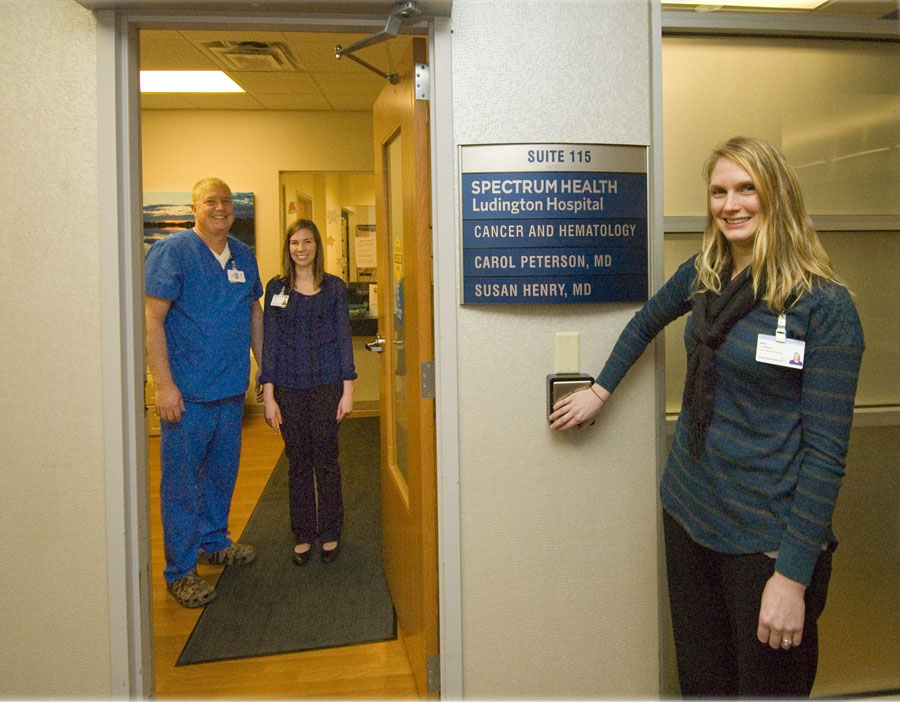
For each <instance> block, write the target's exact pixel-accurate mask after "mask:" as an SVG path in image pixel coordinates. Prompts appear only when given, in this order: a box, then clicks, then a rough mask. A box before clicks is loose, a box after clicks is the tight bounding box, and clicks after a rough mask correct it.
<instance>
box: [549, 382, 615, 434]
mask: <svg viewBox="0 0 900 702" xmlns="http://www.w3.org/2000/svg"><path fill="white" fill-rule="evenodd" d="M609 394H610V393H609V391H608V390H607V389H606V388H604V387H603V386H602V385H598V384H597V383H594V385H593V386H592V387H590V388H587V389H585V390H579V391H578V392H573V393H572V394H571V395H566V396H565V397H563V398H561V399H560V400H558V401H557V402H556V404H555V405H553V413H552V414H551V415H550V428H551V429H555V430H557V431H564V430H566V429H571V428H572V427H578V428H579V429H581V428H582V427H583V426H586V425H587V426H589V425H591V424H593V422H594V417H596V416H597V413H598V412H600V409H601V408H602V407H603V405H604V404H605V402H606V400H607V399H609ZM601 398H602V399H601Z"/></svg>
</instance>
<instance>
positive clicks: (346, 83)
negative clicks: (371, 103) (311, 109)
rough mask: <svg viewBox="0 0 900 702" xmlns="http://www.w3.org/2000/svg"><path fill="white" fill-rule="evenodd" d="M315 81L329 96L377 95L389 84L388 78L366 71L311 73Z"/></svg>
mask: <svg viewBox="0 0 900 702" xmlns="http://www.w3.org/2000/svg"><path fill="white" fill-rule="evenodd" d="M310 75H311V76H312V79H313V81H314V82H315V84H316V85H317V86H319V89H320V90H321V91H322V92H323V93H325V94H326V95H328V96H331V95H357V94H359V95H377V94H378V93H380V92H381V89H382V88H383V87H384V86H385V85H386V84H387V80H386V79H385V78H382V77H381V76H379V75H377V74H376V73H372V72H370V71H366V72H365V73H362V74H355V73H353V74H347V73H311V74H310Z"/></svg>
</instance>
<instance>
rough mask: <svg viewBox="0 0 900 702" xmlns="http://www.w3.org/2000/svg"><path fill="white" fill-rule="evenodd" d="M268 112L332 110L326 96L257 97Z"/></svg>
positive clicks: (263, 95)
mask: <svg viewBox="0 0 900 702" xmlns="http://www.w3.org/2000/svg"><path fill="white" fill-rule="evenodd" d="M254 97H256V99H257V100H259V102H260V104H262V106H263V107H265V108H266V109H267V110H315V111H317V112H318V111H321V110H330V109H332V107H331V104H330V103H329V102H328V100H327V99H326V98H325V96H324V95H265V94H261V95H260V94H258V95H255V96H254Z"/></svg>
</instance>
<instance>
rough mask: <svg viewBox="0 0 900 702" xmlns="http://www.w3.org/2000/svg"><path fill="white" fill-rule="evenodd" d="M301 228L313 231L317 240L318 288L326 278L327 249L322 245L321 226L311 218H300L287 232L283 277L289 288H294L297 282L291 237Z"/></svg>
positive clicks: (314, 267)
mask: <svg viewBox="0 0 900 702" xmlns="http://www.w3.org/2000/svg"><path fill="white" fill-rule="evenodd" d="M301 229H308V230H309V231H311V232H312V235H313V238H314V239H315V240H316V256H315V258H314V259H313V281H314V282H315V285H316V287H317V288H318V287H319V286H320V285H321V284H322V281H323V280H324V279H325V251H324V249H323V247H322V235H321V234H319V228H318V227H317V226H316V225H315V222H313V221H312V220H311V219H298V220H297V221H296V222H294V223H293V224H292V225H291V226H290V227H288V230H287V232H285V235H284V243H283V245H282V248H281V277H282V278H284V282H285V284H286V285H287V286H288V288H290V289H293V287H294V283H295V282H296V272H295V270H294V261H293V259H292V258H291V237H292V236H294V234H296V233H297V232H299V231H300V230H301Z"/></svg>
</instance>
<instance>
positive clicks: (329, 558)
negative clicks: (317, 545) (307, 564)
mask: <svg viewBox="0 0 900 702" xmlns="http://www.w3.org/2000/svg"><path fill="white" fill-rule="evenodd" d="M340 550H341V544H340V543H338V545H337V546H335V547H334V548H333V549H331V550H330V551H326V550H325V549H324V548H323V549H322V552H321V553H320V554H319V560H321V561H322V563H333V562H334V561H335V560H336V559H337V557H338V553H340Z"/></svg>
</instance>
